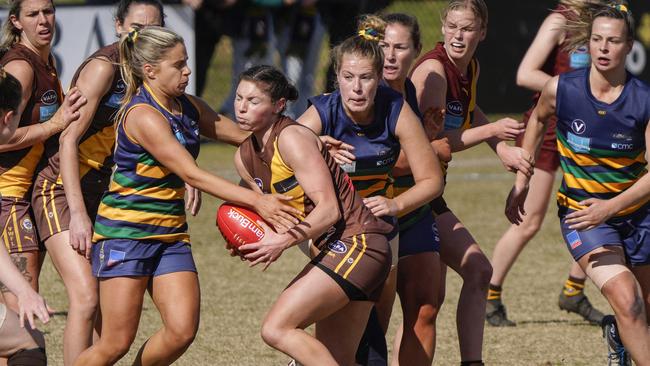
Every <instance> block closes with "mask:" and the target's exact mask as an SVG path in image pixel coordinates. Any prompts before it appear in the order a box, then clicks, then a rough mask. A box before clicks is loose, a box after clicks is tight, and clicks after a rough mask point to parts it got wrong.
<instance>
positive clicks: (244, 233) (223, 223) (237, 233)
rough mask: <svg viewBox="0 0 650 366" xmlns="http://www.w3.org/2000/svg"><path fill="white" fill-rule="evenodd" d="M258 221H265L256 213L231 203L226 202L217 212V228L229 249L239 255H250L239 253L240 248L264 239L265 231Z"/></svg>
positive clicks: (245, 252) (246, 252)
mask: <svg viewBox="0 0 650 366" xmlns="http://www.w3.org/2000/svg"><path fill="white" fill-rule="evenodd" d="M258 221H263V220H262V217H261V216H260V215H258V214H257V213H256V212H255V211H252V210H249V209H247V208H244V207H241V206H237V205H234V204H232V203H229V202H224V203H223V204H222V205H221V206H219V209H218V210H217V227H218V228H219V231H220V232H221V235H222V236H223V238H224V239H225V240H226V243H227V244H228V247H229V248H232V249H235V251H236V252H237V253H239V255H244V254H248V253H250V251H244V252H239V249H238V248H239V247H240V246H242V245H244V244H250V243H257V242H258V241H260V240H262V238H263V237H264V230H263V229H262V227H260V225H259V224H258V223H257V222H258Z"/></svg>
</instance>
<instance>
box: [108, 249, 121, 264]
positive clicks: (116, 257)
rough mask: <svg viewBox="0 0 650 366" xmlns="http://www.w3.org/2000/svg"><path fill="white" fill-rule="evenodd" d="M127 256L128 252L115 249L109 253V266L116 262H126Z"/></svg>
mask: <svg viewBox="0 0 650 366" xmlns="http://www.w3.org/2000/svg"><path fill="white" fill-rule="evenodd" d="M125 257H126V252H123V251H120V250H113V249H111V252H110V253H109V254H108V261H107V262H106V266H107V267H113V266H114V265H116V264H119V263H122V262H124V258H125Z"/></svg>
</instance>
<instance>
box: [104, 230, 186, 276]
mask: <svg viewBox="0 0 650 366" xmlns="http://www.w3.org/2000/svg"><path fill="white" fill-rule="evenodd" d="M91 262H92V269H93V275H94V276H95V277H99V278H102V277H129V276H160V275H164V274H167V273H173V272H196V266H195V265H194V258H192V250H191V249H190V245H189V244H188V243H186V242H183V241H179V242H175V243H164V242H161V241H158V240H131V239H107V240H101V241H99V242H97V243H95V244H94V245H93V248H92V258H91Z"/></svg>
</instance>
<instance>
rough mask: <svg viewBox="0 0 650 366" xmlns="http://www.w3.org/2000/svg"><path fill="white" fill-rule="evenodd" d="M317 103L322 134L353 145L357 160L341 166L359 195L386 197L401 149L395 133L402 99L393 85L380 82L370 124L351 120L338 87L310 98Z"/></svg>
mask: <svg viewBox="0 0 650 366" xmlns="http://www.w3.org/2000/svg"><path fill="white" fill-rule="evenodd" d="M309 102H310V103H311V104H313V105H314V107H316V110H317V111H318V114H319V116H320V119H321V123H322V132H321V134H323V135H329V136H331V137H333V138H335V139H337V140H340V141H343V142H345V143H347V144H350V145H352V146H354V155H355V157H356V160H355V161H354V162H353V163H352V164H345V165H344V166H342V168H343V170H345V171H346V172H347V173H348V175H349V176H350V177H351V178H352V183H353V184H354V187H355V188H356V190H357V192H359V195H361V197H371V196H378V195H379V196H385V197H388V198H392V197H389V195H390V192H391V191H392V190H391V189H390V186H391V183H392V178H391V177H390V171H391V170H392V169H393V166H394V165H395V162H396V161H397V156H398V155H399V152H400V144H399V141H398V140H397V137H396V136H395V128H396V126H397V119H398V117H399V114H400V112H401V110H402V105H403V104H404V99H403V98H402V95H401V94H400V93H398V92H396V91H394V90H393V89H391V88H389V87H387V86H383V85H380V86H379V87H378V88H377V94H376V96H375V107H374V108H375V117H374V120H373V122H372V123H371V124H369V125H365V126H361V125H358V124H356V123H355V122H353V121H352V120H351V119H350V117H348V115H347V114H345V110H344V109H343V108H344V107H343V102H342V101H341V94H340V92H339V91H338V90H336V91H335V92H333V93H331V94H323V95H319V96H316V97H312V98H310V99H309Z"/></svg>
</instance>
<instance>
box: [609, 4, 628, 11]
mask: <svg viewBox="0 0 650 366" xmlns="http://www.w3.org/2000/svg"><path fill="white" fill-rule="evenodd" d="M611 6H612V8H614V9H616V10H618V11H620V12H621V13H627V11H628V10H627V6H626V5H625V4H616V5H613V4H612V5H611Z"/></svg>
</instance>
